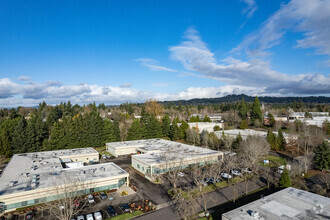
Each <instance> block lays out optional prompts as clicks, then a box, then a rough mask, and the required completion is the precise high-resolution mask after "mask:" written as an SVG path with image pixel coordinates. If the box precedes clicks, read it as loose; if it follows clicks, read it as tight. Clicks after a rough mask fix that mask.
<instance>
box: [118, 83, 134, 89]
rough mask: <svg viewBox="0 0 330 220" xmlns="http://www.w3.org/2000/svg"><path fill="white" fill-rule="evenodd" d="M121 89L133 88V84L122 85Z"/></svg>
mask: <svg viewBox="0 0 330 220" xmlns="http://www.w3.org/2000/svg"><path fill="white" fill-rule="evenodd" d="M119 87H120V88H130V87H132V84H130V83H125V84H122V85H120V86H119Z"/></svg>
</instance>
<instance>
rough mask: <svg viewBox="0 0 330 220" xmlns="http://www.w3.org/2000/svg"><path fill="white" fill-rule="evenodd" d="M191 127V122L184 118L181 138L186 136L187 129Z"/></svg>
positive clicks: (181, 126)
mask: <svg viewBox="0 0 330 220" xmlns="http://www.w3.org/2000/svg"><path fill="white" fill-rule="evenodd" d="M188 128H189V124H188V123H187V122H186V121H184V120H182V122H181V125H180V130H181V138H184V139H185V138H186V131H187V129H188Z"/></svg>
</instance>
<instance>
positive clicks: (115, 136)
mask: <svg viewBox="0 0 330 220" xmlns="http://www.w3.org/2000/svg"><path fill="white" fill-rule="evenodd" d="M112 128H113V129H112V132H113V133H112V135H111V136H112V137H113V139H112V140H110V141H111V142H115V141H120V129H119V122H118V121H117V120H114V122H113V124H112Z"/></svg>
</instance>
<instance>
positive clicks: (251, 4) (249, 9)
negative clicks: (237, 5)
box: [241, 0, 258, 18]
mask: <svg viewBox="0 0 330 220" xmlns="http://www.w3.org/2000/svg"><path fill="white" fill-rule="evenodd" d="M241 1H242V2H244V3H245V4H246V7H245V8H244V9H243V10H242V13H243V14H246V16H247V17H248V18H250V17H252V16H253V13H254V12H255V11H256V10H257V9H258V6H257V4H256V2H255V1H254V0H241Z"/></svg>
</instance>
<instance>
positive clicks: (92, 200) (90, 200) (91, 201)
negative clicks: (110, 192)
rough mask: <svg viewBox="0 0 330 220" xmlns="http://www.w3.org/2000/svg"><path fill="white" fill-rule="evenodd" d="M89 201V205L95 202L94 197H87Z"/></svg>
mask: <svg viewBox="0 0 330 220" xmlns="http://www.w3.org/2000/svg"><path fill="white" fill-rule="evenodd" d="M87 199H88V203H89V204H91V203H94V202H95V200H94V197H93V195H91V194H89V195H88V196H87Z"/></svg>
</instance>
